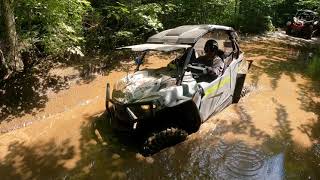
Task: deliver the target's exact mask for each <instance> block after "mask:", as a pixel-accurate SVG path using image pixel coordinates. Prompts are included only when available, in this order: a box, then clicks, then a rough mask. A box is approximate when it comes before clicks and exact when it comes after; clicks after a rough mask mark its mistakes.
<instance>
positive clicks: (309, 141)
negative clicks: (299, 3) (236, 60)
mask: <svg viewBox="0 0 320 180" xmlns="http://www.w3.org/2000/svg"><path fill="white" fill-rule="evenodd" d="M309 43H312V42H308V41H303V40H300V39H297V38H289V37H287V36H284V35H281V34H280V35H279V34H278V35H276V36H275V35H274V36H268V37H261V38H257V39H253V40H250V41H246V42H244V43H243V44H242V48H243V50H244V51H245V52H246V57H247V59H250V60H254V63H253V67H252V69H251V71H250V74H249V77H248V79H247V81H246V84H247V87H248V88H249V89H250V91H251V92H249V93H248V94H247V95H246V96H245V97H244V98H243V99H242V100H241V102H240V103H239V104H236V105H231V106H230V107H228V108H227V109H226V110H224V111H223V112H221V113H219V114H218V115H216V116H214V117H212V118H211V119H210V120H209V121H208V122H206V123H205V124H204V125H202V127H201V129H200V131H199V132H198V133H195V134H193V135H191V136H190V137H189V138H188V140H187V141H185V142H184V143H181V144H179V145H177V146H175V147H172V148H169V149H167V150H164V151H163V152H160V153H158V154H157V155H155V156H154V157H152V158H151V157H150V158H143V157H141V156H140V155H139V154H136V153H135V152H132V151H130V150H128V149H130V147H128V146H125V145H122V143H121V142H118V140H117V139H115V138H113V137H112V135H110V136H109V134H107V135H106V136H107V137H105V136H104V135H101V133H100V132H99V131H98V130H97V129H95V128H96V126H95V125H94V123H92V122H95V121H96V120H101V114H102V113H103V112H104V98H105V97H104V95H105V83H106V82H107V81H108V82H111V83H113V82H114V81H115V80H117V79H119V78H120V77H123V76H125V75H126V73H125V72H122V71H116V70H115V71H112V72H111V73H110V74H109V75H108V76H98V77H97V78H96V79H95V80H94V81H92V82H91V83H89V84H80V85H79V84H75V85H73V86H71V87H70V89H68V90H64V91H61V92H59V93H58V94H54V93H52V94H50V96H49V98H48V99H49V100H48V102H47V103H46V106H45V108H44V109H43V110H42V111H41V112H36V113H35V114H34V115H31V114H29V115H25V116H23V117H20V118H16V119H14V120H13V121H12V122H23V123H22V125H23V126H26V127H25V128H22V129H17V130H15V131H11V132H9V133H5V134H2V135H0V174H1V176H2V177H4V178H5V179H6V178H8V179H14V178H17V179H30V178H32V179H43V178H49V177H53V178H66V177H69V178H106V177H109V178H114V179H126V178H128V177H130V178H132V179H150V178H156V179H159V177H164V178H165V177H166V178H172V177H177V178H185V179H193V178H194V177H199V178H201V179H210V178H213V177H215V178H218V179H221V178H223V179H233V178H235V179H237V178H244V179H246V178H253V179H255V178H256V179H259V177H260V178H261V177H266V176H265V173H264V171H263V170H262V169H263V167H265V166H267V165H268V163H265V162H269V161H265V160H268V159H272V157H278V155H284V157H285V162H284V164H285V165H284V166H285V167H284V168H285V171H286V177H287V178H289V179H301V178H302V179H305V178H309V177H310V178H314V179H317V178H320V174H319V172H318V170H317V169H319V168H320V145H319V144H318V143H320V142H319V137H320V94H319V92H320V85H319V84H316V83H314V82H311V81H310V80H309V79H308V78H306V77H305V76H304V75H303V71H304V67H305V64H306V63H307V62H306V57H307V56H306V54H305V52H304V51H301V45H304V44H309ZM162 64H163V62H159V64H157V65H155V66H158V65H162ZM151 66H154V65H151ZM12 122H11V123H10V122H9V123H8V124H5V123H2V124H1V125H0V129H1V128H8V127H9V126H12V124H13V123H12ZM239 157H241V158H249V159H251V162H252V163H253V164H251V165H253V166H254V167H257V168H256V169H255V171H252V169H251V170H250V168H249V169H248V167H247V166H240V165H241V163H242V165H243V163H244V162H247V161H246V159H244V160H243V161H239V159H240V160H241V158H239ZM279 157H280V156H279ZM237 163H238V164H237ZM239 164H240V165H239ZM253 172H254V173H253ZM278 174H279V172H278ZM3 175H4V176H3Z"/></svg>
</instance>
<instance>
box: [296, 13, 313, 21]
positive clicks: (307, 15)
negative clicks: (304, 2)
mask: <svg viewBox="0 0 320 180" xmlns="http://www.w3.org/2000/svg"><path fill="white" fill-rule="evenodd" d="M296 17H297V18H298V19H300V20H305V21H312V20H313V19H314V17H315V15H314V14H313V13H312V12H306V11H299V12H298V13H297V15H296Z"/></svg>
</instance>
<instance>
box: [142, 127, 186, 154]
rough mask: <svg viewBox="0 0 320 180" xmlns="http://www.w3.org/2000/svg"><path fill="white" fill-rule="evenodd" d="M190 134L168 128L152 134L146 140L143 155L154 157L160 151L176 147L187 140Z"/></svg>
mask: <svg viewBox="0 0 320 180" xmlns="http://www.w3.org/2000/svg"><path fill="white" fill-rule="evenodd" d="M187 136H188V133H187V132H186V131H185V130H182V129H179V128H167V129H165V130H162V131H158V132H156V133H152V134H151V135H150V136H149V137H147V138H146V140H145V142H144V144H143V146H142V154H143V155H145V156H149V155H153V154H155V153H157V152H159V151H160V150H162V149H164V148H167V147H170V146H173V145H176V144H178V143H180V142H182V141H184V140H186V138H187Z"/></svg>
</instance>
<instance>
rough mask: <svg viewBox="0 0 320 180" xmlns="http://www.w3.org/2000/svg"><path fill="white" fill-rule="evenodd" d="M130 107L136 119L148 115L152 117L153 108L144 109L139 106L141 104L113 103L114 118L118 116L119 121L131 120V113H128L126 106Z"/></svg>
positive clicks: (147, 116) (145, 117) (144, 117)
mask: <svg viewBox="0 0 320 180" xmlns="http://www.w3.org/2000/svg"><path fill="white" fill-rule="evenodd" d="M127 107H128V108H130V110H131V111H132V112H133V113H134V115H135V116H136V117H137V118H138V119H147V118H149V117H152V115H153V110H152V109H151V108H150V109H148V110H145V109H143V108H142V107H141V105H131V106H121V105H115V115H116V118H118V119H119V120H121V121H132V120H133V119H132V117H131V115H130V114H129V113H128V111H127V109H126V108H127Z"/></svg>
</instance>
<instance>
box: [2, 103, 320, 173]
mask: <svg viewBox="0 0 320 180" xmlns="http://www.w3.org/2000/svg"><path fill="white" fill-rule="evenodd" d="M274 103H277V102H274ZM277 106H278V109H277V120H278V125H277V126H276V127H275V131H276V136H274V137H269V136H268V135H266V134H265V133H264V132H263V131H261V130H258V129H257V128H256V127H255V126H254V125H253V123H252V119H251V117H250V115H248V113H246V111H245V108H243V107H241V106H239V107H238V112H239V113H240V114H241V122H242V123H243V124H238V125H237V124H231V125H229V126H228V125H227V124H224V123H223V122H221V123H219V124H218V127H217V128H216V130H212V131H211V132H208V133H207V134H206V135H205V136H202V137H198V136H195V137H189V139H188V140H187V141H185V142H183V143H181V144H179V145H177V146H175V147H171V148H168V149H166V150H163V151H161V152H159V153H157V154H155V155H154V156H152V157H148V158H145V157H143V156H141V155H139V154H138V153H137V149H136V146H135V142H134V141H133V140H132V139H130V138H128V137H127V136H123V137H126V138H121V137H122V136H119V135H118V134H115V133H114V132H112V131H111V129H110V127H109V126H108V122H107V121H106V119H105V115H104V114H102V115H97V116H93V117H89V118H88V120H89V121H88V123H85V124H83V125H82V128H81V138H80V140H79V141H80V145H79V147H75V146H74V145H71V143H70V141H69V140H66V141H64V142H62V143H57V142H54V141H48V142H47V143H39V144H37V145H33V146H29V145H27V144H23V143H12V144H11V145H10V146H9V149H8V151H9V153H8V155H6V157H5V158H4V160H3V161H1V163H0V174H2V175H4V176H2V179H12V178H17V179H43V178H45V179H47V178H53V179H55V178H58V179H79V178H80V179H105V178H107V179H168V178H170V179H263V178H265V179H270V178H272V179H281V178H282V177H283V175H284V169H283V167H284V157H285V159H286V162H285V168H286V174H287V175H286V177H288V178H290V179H292V178H293V179H294V178H296V179H301V178H305V177H306V178H307V177H309V176H311V177H312V178H313V177H315V178H317V177H320V174H318V172H317V171H316V169H315V168H317V164H316V162H317V161H316V159H314V157H313V160H312V154H311V153H312V151H311V150H306V149H299V146H298V145H295V144H293V141H292V137H291V136H290V135H289V134H290V131H291V128H290V125H289V124H288V121H287V114H286V110H285V107H284V106H282V105H281V104H279V103H278V104H277ZM230 132H232V133H234V134H235V135H241V134H247V135H250V136H251V137H253V138H256V139H260V140H262V141H263V142H264V145H263V148H261V147H260V146H255V145H250V144H246V143H245V142H243V141H226V140H225V139H224V138H223V137H224V135H225V134H227V133H230ZM119 137H120V138H119ZM78 148H79V149H78ZM77 149H78V150H77ZM77 152H78V153H80V154H78V153H77ZM282 152H284V155H283V154H282ZM72 159H77V161H76V163H75V166H74V167H69V166H70V164H69V163H70V160H72ZM297 164H302V167H300V166H297ZM311 167H314V168H311ZM288 173H289V175H288Z"/></svg>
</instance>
